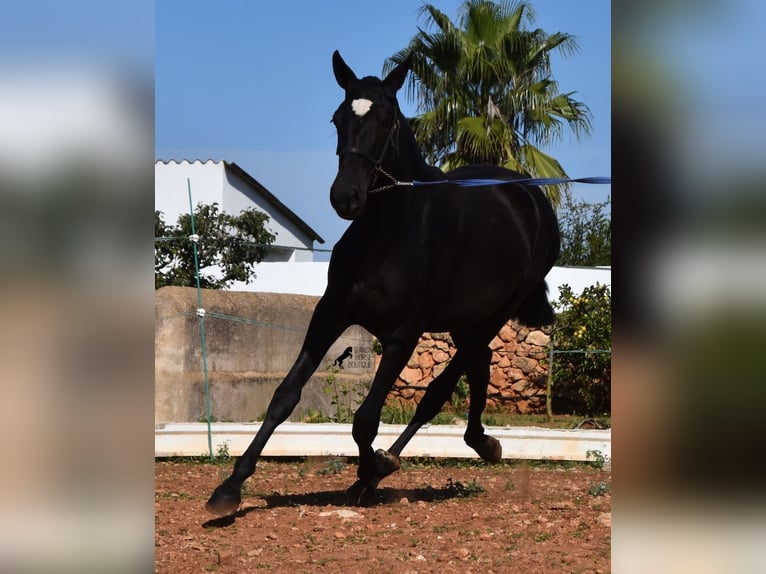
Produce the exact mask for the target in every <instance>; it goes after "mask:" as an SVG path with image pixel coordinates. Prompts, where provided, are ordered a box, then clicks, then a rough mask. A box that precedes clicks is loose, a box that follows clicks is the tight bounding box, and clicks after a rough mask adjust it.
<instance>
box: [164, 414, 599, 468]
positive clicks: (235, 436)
mask: <svg viewBox="0 0 766 574" xmlns="http://www.w3.org/2000/svg"><path fill="white" fill-rule="evenodd" d="M260 426H261V423H212V424H211V430H212V434H213V449H217V448H218V446H219V445H222V444H226V447H227V449H228V452H229V454H230V455H232V456H240V455H241V454H242V453H243V452H244V451H245V449H246V448H247V447H248V445H249V444H250V441H252V439H253V437H254V436H255V433H256V432H257V431H258V429H259V428H260ZM404 428H405V427H404V425H385V424H382V425H380V429H379V432H378V436H377V438H376V439H375V442H374V443H373V446H374V448H388V447H389V446H390V445H391V444H392V443H393V442H394V441H395V440H396V439H397V437H398V436H399V435H400V434H401V433H402V431H403V430H404ZM464 432H465V427H464V426H452V425H429V426H425V427H423V428H421V429H420V430H419V431H418V433H417V434H416V435H415V436H414V437H413V439H412V440H411V441H410V443H409V444H408V445H407V447H406V448H405V449H404V451H403V452H402V456H403V457H433V458H478V455H477V454H476V453H475V452H474V451H473V449H471V448H470V447H469V446H468V445H466V444H465V442H464V441H463V433H464ZM487 434H489V435H491V436H494V437H495V438H497V439H498V440H499V441H500V444H501V445H502V447H503V458H504V459H528V460H576V461H585V460H589V457H588V454H587V453H588V451H598V452H600V453H601V455H602V456H603V457H605V459H606V460H611V456H612V432H611V430H609V429H607V430H590V429H588V430H586V429H549V428H539V427H488V428H487ZM262 454H263V456H275V457H278V456H358V454H359V451H358V449H357V446H356V444H355V443H354V440H353V438H352V437H351V425H349V424H333V423H320V424H314V423H291V422H286V423H283V424H282V425H280V426H279V427H277V430H276V431H275V432H274V434H273V435H272V436H271V439H270V440H269V442H268V443H267V444H266V448H265V449H264V450H263V453H262ZM200 455H208V443H207V424H206V423H166V424H160V425H157V426H156V427H155V430H154V456H155V457H170V456H200ZM592 459H593V458H592V457H590V460H592Z"/></svg>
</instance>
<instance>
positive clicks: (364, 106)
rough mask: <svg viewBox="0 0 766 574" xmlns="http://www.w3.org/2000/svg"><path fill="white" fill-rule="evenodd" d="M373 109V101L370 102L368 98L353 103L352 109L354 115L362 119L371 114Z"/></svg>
mask: <svg viewBox="0 0 766 574" xmlns="http://www.w3.org/2000/svg"><path fill="white" fill-rule="evenodd" d="M371 107H372V100H368V99H366V98H359V99H358V100H354V101H353V102H351V109H352V110H354V113H355V114H356V115H357V116H359V117H360V118H361V117H362V116H363V115H364V114H366V113H367V112H369V111H370V108H371Z"/></svg>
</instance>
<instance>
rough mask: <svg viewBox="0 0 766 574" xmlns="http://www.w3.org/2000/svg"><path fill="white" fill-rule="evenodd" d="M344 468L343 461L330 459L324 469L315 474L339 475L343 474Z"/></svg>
mask: <svg viewBox="0 0 766 574" xmlns="http://www.w3.org/2000/svg"><path fill="white" fill-rule="evenodd" d="M345 467H346V463H345V462H343V459H340V458H331V459H330V460H328V461H327V462H326V463H325V465H324V468H322V469H321V470H319V471H317V474H321V475H323V476H327V475H331V474H340V473H341V472H343V469H344V468H345Z"/></svg>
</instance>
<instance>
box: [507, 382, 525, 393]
mask: <svg viewBox="0 0 766 574" xmlns="http://www.w3.org/2000/svg"><path fill="white" fill-rule="evenodd" d="M528 384H529V383H528V381H527V380H526V379H520V380H518V381H516V382H515V383H513V384H512V385H511V389H513V390H514V391H515V392H517V393H523V392H524V391H525V390H526V389H527V386H528Z"/></svg>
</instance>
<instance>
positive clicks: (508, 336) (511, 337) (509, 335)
mask: <svg viewBox="0 0 766 574" xmlns="http://www.w3.org/2000/svg"><path fill="white" fill-rule="evenodd" d="M497 336H498V338H499V339H500V340H501V341H503V342H504V343H508V342H510V341H515V340H516V331H515V330H514V328H513V327H511V325H510V324H509V323H506V324H505V325H503V328H502V329H500V332H499V333H498V334H497Z"/></svg>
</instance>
